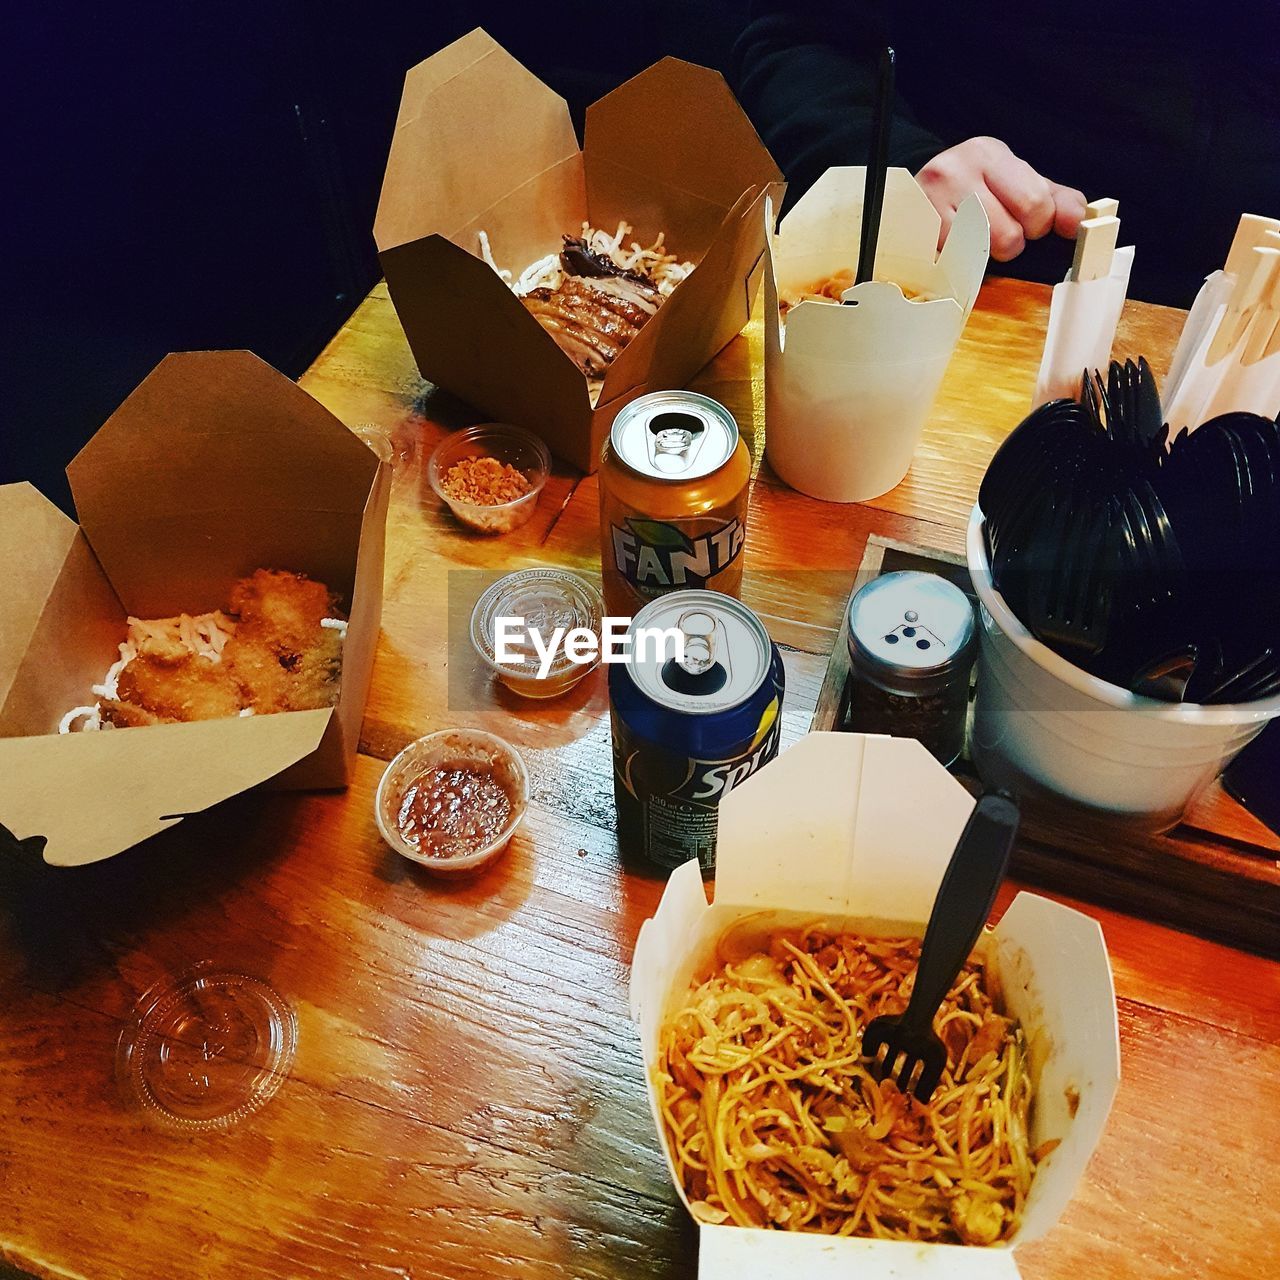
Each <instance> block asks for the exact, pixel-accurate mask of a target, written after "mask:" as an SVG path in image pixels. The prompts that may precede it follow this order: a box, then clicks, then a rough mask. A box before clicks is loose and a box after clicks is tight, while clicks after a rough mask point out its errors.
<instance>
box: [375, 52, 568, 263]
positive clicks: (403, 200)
mask: <svg viewBox="0 0 1280 1280" xmlns="http://www.w3.org/2000/svg"><path fill="white" fill-rule="evenodd" d="M495 116H500V123H499V122H498V121H496V120H495ZM495 125H496V127H495ZM577 154H578V140H577V137H576V136H575V134H574V131H573V122H572V121H571V120H570V118H569V108H568V106H567V105H566V103H565V101H564V99H563V98H560V97H557V96H556V94H554V93H552V91H551V90H550V89H548V88H547V87H546V85H544V84H543V83H542V81H540V80H539V79H538V78H537V77H536V76H534V75H533V74H532V73H531V72H530V71H528V70H527V69H526V68H525V67H524V66H522V65H521V64H520V63H519V62H517V61H516V60H515V59H514V58H513V57H512V56H511V55H510V54H509V53H507V52H506V50H505V49H503V48H502V47H501V46H500V45H499V44H497V43H496V42H495V41H494V40H493V39H492V38H491V37H490V36H489V35H488V34H487V33H486V32H485V31H483V30H481V29H480V28H478V27H477V28H476V29H475V30H474V31H472V32H470V33H469V34H468V35H465V36H463V37H462V38H461V39H460V40H457V41H455V42H454V43H453V44H451V45H449V47H448V48H446V49H442V50H441V51H440V52H439V53H437V54H435V55H434V56H433V57H430V58H428V59H427V60H426V61H425V62H420V63H419V64H418V65H417V66H416V67H413V68H412V69H411V70H410V71H409V73H408V74H407V75H406V76H405V82H404V94H403V97H402V98H401V100H400V114H399V117H398V119H397V120H396V131H395V135H394V137H393V139H392V142H391V153H390V156H389V157H388V160H387V169H386V174H385V176H384V178H383V183H382V194H381V197H380V199H379V201H378V213H377V217H376V219H375V222H374V239H375V240H376V241H377V245H378V248H379V249H380V250H386V249H390V248H393V247H394V246H396V245H402V244H405V243H407V242H409V241H413V240H417V239H419V238H421V237H422V236H427V235H433V234H437V233H438V234H442V235H446V236H449V237H450V238H455V237H456V235H457V233H458V230H459V229H460V228H461V227H463V226H465V225H466V224H468V223H471V222H474V221H475V220H477V219H478V218H480V217H481V215H482V214H483V213H484V212H485V210H487V209H489V208H490V207H491V206H492V205H494V204H496V203H497V202H498V201H500V200H502V199H503V198H504V197H505V196H506V195H507V193H508V192H510V191H511V190H512V189H513V188H514V187H519V186H522V185H523V184H524V183H525V182H527V181H529V180H530V179H531V178H533V177H534V176H535V175H537V174H539V173H542V172H544V171H545V170H547V169H549V168H551V167H553V166H554V165H557V164H559V163H561V162H562V161H564V160H566V159H568V158H569V157H571V156H576V155H577ZM565 229H566V230H568V229H569V228H565ZM468 247H471V246H468Z"/></svg>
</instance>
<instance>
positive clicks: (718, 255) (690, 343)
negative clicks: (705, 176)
mask: <svg viewBox="0 0 1280 1280" xmlns="http://www.w3.org/2000/svg"><path fill="white" fill-rule="evenodd" d="M762 199H763V192H762V191H760V190H759V189H758V188H755V187H752V188H750V189H748V190H747V191H745V192H742V193H741V195H740V197H739V199H738V200H737V201H736V202H735V204H734V206H733V208H732V209H730V210H729V212H728V213H726V214H722V215H721V217H720V227H719V230H718V231H717V232H716V234H715V235H714V237H713V238H712V242H711V246H710V248H709V249H708V250H707V253H706V254H705V256H704V257H703V259H702V261H701V262H700V263H699V264H698V268H697V270H696V271H694V272H693V274H692V275H690V276H689V277H688V279H686V280H684V281H682V282H681V283H680V284H679V285H678V286H677V287H676V290H675V292H674V293H672V295H671V296H670V297H669V298H668V299H667V300H666V301H665V302H664V303H663V304H662V306H661V308H660V309H659V311H658V314H657V316H655V317H654V319H653V320H651V321H650V322H649V323H648V324H647V325H645V326H644V328H643V329H641V330H640V332H639V334H637V335H636V337H635V338H634V339H633V340H632V341H631V342H630V343H628V344H627V346H626V348H625V349H624V350H623V351H622V352H621V354H620V355H619V356H618V358H617V359H616V360H615V361H614V362H613V364H612V365H611V366H610V367H609V370H608V372H607V373H606V375H605V382H604V388H603V391H602V394H601V397H600V401H601V404H604V403H606V402H611V401H614V400H616V399H617V398H618V397H619V396H622V395H625V394H626V393H627V392H628V391H630V390H632V389H633V388H635V387H638V386H640V385H641V384H644V385H645V386H646V388H647V389H648V390H651V391H659V390H663V389H666V388H669V387H682V386H684V385H685V383H687V382H688V381H689V379H690V378H692V377H693V375H694V374H695V373H697V371H698V370H699V369H700V368H702V366H703V365H704V364H705V363H706V362H707V360H708V359H710V358H711V356H712V355H714V354H715V352H716V351H718V350H719V349H720V347H722V346H723V345H724V344H725V343H726V342H728V341H729V339H730V338H732V337H733V335H734V334H735V333H737V332H738V330H739V329H741V328H742V326H743V325H744V324H746V322H747V320H748V319H750V307H749V299H748V298H747V286H748V281H749V280H750V277H751V273H752V271H753V270H754V268H755V265H756V263H757V262H758V261H759V259H760V257H761V255H762V254H763V253H764V216H763V213H762V212H761V208H762V206H761V200H762Z"/></svg>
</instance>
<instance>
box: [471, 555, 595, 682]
mask: <svg viewBox="0 0 1280 1280" xmlns="http://www.w3.org/2000/svg"><path fill="white" fill-rule="evenodd" d="M603 612H604V601H603V600H602V599H601V597H600V592H599V591H597V590H596V588H595V587H594V586H592V584H591V583H590V582H588V581H587V580H586V579H585V578H581V577H579V576H578V575H577V574H576V573H570V572H569V571H568V570H566V569H521V570H519V572H517V573H509V574H507V576H506V577H505V578H500V579H499V580H498V581H497V582H495V583H494V584H493V586H491V587H490V588H489V589H488V590H487V591H486V592H485V593H484V594H483V595H482V596H481V597H480V599H479V600H477V601H476V605H475V608H474V609H473V610H472V612H471V643H472V644H473V645H474V646H475V650H476V652H477V653H478V654H479V655H480V657H481V658H482V659H484V661H485V662H486V663H487V664H488V665H489V666H490V667H492V668H493V670H494V671H495V672H497V675H498V679H499V680H501V681H502V683H503V684H505V685H506V686H507V688H508V689H510V690H511V691H512V692H513V693H518V694H520V696H521V697H524V698H555V697H558V696H559V695H560V694H562V693H567V692H568V691H569V690H570V689H572V688H573V687H574V685H576V684H578V683H579V681H581V680H583V679H584V678H585V677H586V676H588V675H589V674H590V673H591V672H592V671H594V670H595V669H596V667H598V666H599V665H600V649H599V640H600V621H601V615H602V614H603ZM499 618H506V619H514V620H516V621H517V622H518V623H519V624H520V625H519V626H517V627H516V628H514V631H515V632H516V633H517V634H516V635H515V637H514V638H513V636H512V634H511V632H510V631H509V632H508V637H507V640H508V648H509V650H510V651H513V652H514V653H515V654H516V656H515V657H514V658H509V659H507V660H503V659H501V658H500V657H499V645H498V635H497V629H498V627H497V624H498V619H499ZM557 628H563V629H564V634H565V635H567V634H568V633H569V632H571V631H574V630H575V629H578V628H586V629H587V630H588V631H590V632H591V633H592V635H593V636H594V637H595V639H596V642H597V643H596V647H595V651H594V656H592V657H591V658H589V659H588V660H587V661H585V662H575V661H573V660H572V659H571V658H569V657H568V656H567V655H566V653H565V646H564V644H563V638H562V642H561V645H560V647H559V648H558V649H557V650H556V652H555V653H554V655H553V656H552V660H551V663H550V666H549V667H548V668H547V670H546V673H545V674H542V673H541V672H542V666H543V659H542V656H541V655H540V654H539V653H538V651H537V649H536V647H535V646H534V645H533V643H532V641H531V639H530V638H529V633H530V632H532V631H537V632H538V633H539V635H540V636H541V638H542V640H543V642H544V644H545V645H550V644H551V642H552V639H553V636H554V633H555V631H556V629H557Z"/></svg>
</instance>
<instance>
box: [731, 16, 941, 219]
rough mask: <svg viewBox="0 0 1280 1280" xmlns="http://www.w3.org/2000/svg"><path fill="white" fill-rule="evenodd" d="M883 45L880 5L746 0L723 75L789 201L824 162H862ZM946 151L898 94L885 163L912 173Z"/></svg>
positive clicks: (885, 37)
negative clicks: (781, 177)
mask: <svg viewBox="0 0 1280 1280" xmlns="http://www.w3.org/2000/svg"><path fill="white" fill-rule="evenodd" d="M890 3H892V0H890ZM887 43H891V41H890V39H889V24H888V21H887V20H886V17H885V13H884V9H883V4H882V3H880V2H877V0H852V2H849V0H846V2H845V3H841V2H840V0H828V3H826V4H821V3H806V2H805V0H753V2H752V4H751V18H750V21H749V22H748V24H747V26H746V28H745V29H744V31H743V33H742V35H741V36H740V37H739V38H738V41H737V43H736V44H735V45H734V49H733V58H732V61H731V66H730V78H731V80H732V82H733V87H734V91H735V92H736V93H737V95H738V99H739V101H740V102H741V103H742V105H743V107H744V108H745V109H746V111H747V114H748V115H749V116H750V117H751V120H752V122H753V123H754V124H755V126H756V129H757V130H758V132H759V134H760V136H761V138H762V139H763V140H764V143H765V146H767V147H768V148H769V151H770V153H771V154H772V155H773V158H774V160H775V161H777V163H778V166H779V168H781V170H782V172H783V173H784V174H785V175H786V178H787V181H788V183H789V184H790V186H789V189H788V191H787V204H788V205H791V204H793V203H794V202H795V201H796V199H798V198H799V196H801V195H802V194H803V193H804V192H805V191H807V190H808V188H809V187H811V186H812V185H813V183H814V182H815V181H817V179H818V178H820V177H821V176H822V174H823V173H824V172H825V171H826V170H827V169H828V168H829V167H830V166H832V165H847V164H865V163H866V162H867V154H868V150H869V145H870V136H871V115H872V109H873V105H874V101H875V82H876V63H877V58H878V55H879V51H880V49H881V48H883V46H884V45H885V44H887ZM943 147H944V144H943V143H942V141H941V140H940V139H939V138H937V137H936V136H935V135H934V134H932V133H930V132H929V131H928V130H927V129H924V128H922V127H921V126H920V125H919V124H917V123H916V122H915V120H914V119H913V118H912V115H911V112H910V109H909V108H908V107H907V106H906V104H905V103H904V102H903V101H902V99H901V96H900V95H898V96H897V98H896V101H895V107H894V117H893V123H892V127H891V130H890V135H889V163H890V164H891V165H901V166H902V167H904V168H907V169H910V170H911V172H912V173H915V172H916V171H917V170H919V169H920V168H921V167H922V166H923V165H924V164H925V163H926V162H927V161H929V160H931V159H932V158H933V157H934V156H935V155H937V154H938V152H939V151H941V150H943Z"/></svg>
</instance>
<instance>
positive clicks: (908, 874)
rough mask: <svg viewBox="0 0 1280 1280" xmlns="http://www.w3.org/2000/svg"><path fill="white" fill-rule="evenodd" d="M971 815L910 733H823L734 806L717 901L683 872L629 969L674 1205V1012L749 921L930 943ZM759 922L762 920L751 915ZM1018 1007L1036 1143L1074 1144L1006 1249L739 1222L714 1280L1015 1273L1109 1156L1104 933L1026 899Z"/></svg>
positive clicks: (713, 1255) (1017, 934)
mask: <svg viewBox="0 0 1280 1280" xmlns="http://www.w3.org/2000/svg"><path fill="white" fill-rule="evenodd" d="M972 807H973V800H972V798H971V797H970V796H969V794H968V792H966V791H965V789H964V788H963V787H962V786H961V785H960V784H959V783H958V782H957V781H956V780H955V779H954V778H952V777H951V776H950V774H948V773H947V771H946V770H945V769H944V768H943V767H942V766H941V765H940V764H938V762H937V761H936V760H934V759H933V757H932V756H930V755H929V753H928V752H927V751H926V750H925V749H924V747H923V746H922V745H921V744H920V743H919V742H916V741H915V740H913V739H902V738H886V737H878V736H871V735H862V734H850V733H811V734H809V735H807V736H806V737H804V738H802V739H801V740H800V741H799V742H798V743H796V744H795V745H794V746H793V747H791V748H789V749H788V750H786V751H784V752H783V753H782V754H781V755H780V756H779V757H778V759H777V760H775V761H774V762H773V763H772V764H770V765H769V766H768V767H766V768H764V769H762V770H760V772H759V773H757V774H755V775H754V776H753V777H751V778H749V779H747V781H746V782H744V783H742V784H741V786H738V787H735V788H734V789H733V790H732V791H731V792H730V793H729V794H728V795H727V796H726V797H725V798H724V801H723V802H722V803H721V805H720V814H719V836H718V840H717V851H716V861H717V867H716V883H715V902H714V904H713V905H708V903H707V898H706V894H705V892H704V889H703V884H702V879H701V874H700V871H699V868H698V865H697V863H696V862H687V863H685V864H684V865H683V866H680V867H678V868H677V869H676V870H675V871H674V872H673V873H672V875H671V878H670V880H669V881H668V883H667V887H666V890H665V891H664V893H663V895H662V900H661V901H660V903H659V904H658V909H657V911H656V912H655V914H654V916H653V917H652V919H650V920H647V921H646V922H645V923H644V925H643V926H642V927H641V930H640V936H639V938H638V939H637V942H636V950H635V958H634V960H633V963H632V970H631V1012H632V1017H633V1018H634V1019H635V1021H636V1022H637V1024H638V1026H639V1032H640V1041H641V1047H642V1051H643V1055H644V1062H645V1079H646V1084H647V1088H648V1093H649V1107H650V1112H651V1114H652V1116H653V1121H654V1125H655V1128H656V1130H657V1133H658V1135H659V1141H660V1143H661V1145H662V1150H663V1154H664V1156H665V1158H666V1160H667V1168H668V1172H669V1173H670V1174H671V1178H672V1182H673V1185H674V1186H675V1188H676V1191H677V1194H678V1195H679V1196H680V1198H681V1200H682V1201H683V1202H684V1203H685V1206H686V1208H687V1207H688V1200H687V1198H686V1196H685V1193H684V1188H683V1187H682V1186H681V1185H680V1183H679V1182H678V1181H677V1178H676V1173H675V1167H674V1164H673V1162H672V1158H671V1152H670V1149H669V1147H668V1144H667V1141H666V1131H665V1128H664V1125H663V1120H662V1115H661V1110H660V1107H659V1099H658V1092H657V1089H656V1087H655V1078H654V1071H655V1069H656V1066H657V1061H658V1056H659V1052H660V1047H661V1044H660V1040H661V1034H662V1027H663V1022H664V1020H665V1016H666V1014H667V1011H668V1009H669V1008H670V1007H671V1005H672V1003H673V1002H674V1001H675V1000H676V999H678V998H679V997H680V996H681V995H682V994H683V993H684V992H685V991H686V990H687V988H688V985H689V982H690V980H691V979H692V978H693V976H694V975H695V974H696V973H698V972H700V971H701V970H702V968H703V966H704V965H705V963H706V962H707V960H708V959H709V958H710V957H711V956H712V954H713V952H714V947H715V943H716V941H717V940H718V939H719V938H720V937H721V936H722V935H723V934H724V932H725V930H726V929H727V928H728V927H729V926H730V925H731V924H733V923H734V922H736V921H740V920H742V919H743V918H744V917H758V918H760V920H761V921H767V919H768V917H769V916H771V915H774V914H776V915H777V916H778V917H779V923H787V924H795V923H798V919H797V917H798V918H799V920H803V919H804V918H805V917H808V918H811V919H825V920H828V921H830V922H831V923H832V924H833V925H837V926H839V925H841V924H844V923H846V922H847V923H848V926H849V927H859V924H858V922H862V923H861V927H864V928H867V929H874V928H875V927H876V922H882V923H883V925H884V927H885V928H886V930H888V931H894V932H896V931H897V930H900V929H902V928H906V929H909V930H911V931H912V932H918V933H923V930H924V926H925V923H926V922H927V920H928V918H929V915H930V913H931V911H932V908H933V900H934V898H935V896H936V895H937V890H938V885H939V884H940V882H941V879H942V875H943V873H944V871H945V870H946V866H947V864H948V862H949V861H950V858H951V854H952V852H953V851H954V848H955V844H956V841H957V839H958V838H959V835H960V832H961V831H962V829H963V827H964V823H965V821H966V820H967V818H968V815H969V813H970V811H971V809H972ZM753 923H754V921H753ZM988 945H989V946H991V947H992V948H993V951H992V952H991V953H989V954H991V955H992V957H993V959H994V963H995V966H996V970H997V972H998V973H999V975H1000V979H1001V982H1002V985H1003V987H1004V989H1005V997H1006V999H1007V1001H1008V1007H1009V1010H1010V1012H1011V1013H1013V1014H1014V1015H1015V1016H1016V1017H1017V1018H1018V1019H1019V1021H1020V1022H1021V1023H1022V1025H1023V1028H1024V1030H1025V1032H1026V1035H1027V1039H1028V1044H1029V1049H1030V1056H1031V1062H1032V1071H1033V1075H1035V1074H1036V1073H1037V1072H1038V1078H1037V1082H1036V1086H1037V1087H1036V1097H1035V1103H1034V1106H1033V1111H1032V1132H1031V1143H1032V1147H1033V1148H1034V1147H1036V1146H1038V1145H1039V1144H1041V1143H1042V1142H1044V1141H1046V1140H1047V1139H1050V1138H1057V1139H1059V1140H1060V1145H1059V1146H1058V1148H1057V1150H1055V1151H1054V1152H1052V1153H1050V1154H1049V1155H1048V1156H1047V1157H1045V1159H1044V1160H1042V1161H1041V1163H1040V1165H1039V1166H1038V1168H1037V1170H1036V1175H1035V1179H1034V1181H1033V1183H1032V1188H1031V1193H1030V1197H1029V1199H1028V1202H1027V1207H1026V1213H1025V1216H1024V1219H1023V1222H1022V1224H1021V1226H1020V1228H1019V1231H1018V1233H1017V1234H1016V1235H1015V1236H1014V1238H1013V1240H1012V1241H1011V1242H1010V1247H1008V1248H1004V1247H998V1248H992V1249H981V1248H971V1247H961V1246H949V1245H930V1244H913V1243H906V1242H900V1241H873V1240H865V1239H853V1238H847V1237H832V1236H826V1235H821V1234H817V1233H808V1232H787V1231H765V1230H754V1229H750V1228H743V1227H737V1226H710V1225H705V1224H704V1225H702V1226H701V1227H700V1240H701V1244H700V1252H701V1259H700V1266H699V1272H698V1274H699V1277H700V1280H729V1278H730V1277H732V1280H757V1278H763V1277H769V1278H770V1280H774V1278H775V1277H776V1280H791V1278H792V1277H794V1276H804V1277H806V1278H809V1277H812V1278H813V1280H823V1278H824V1277H827V1276H830V1277H832V1280H835V1277H837V1276H839V1277H841V1278H842V1280H843V1278H844V1277H851V1278H852V1277H857V1278H859V1280H871V1278H875V1280H882V1278H883V1280H889V1278H890V1277H901V1278H903V1280H906V1278H907V1277H910V1278H911V1280H916V1278H917V1277H919V1278H920V1280H930V1278H934V1280H943V1278H944V1277H945V1278H946V1280H970V1278H972V1280H1009V1278H1010V1277H1014V1276H1016V1275H1017V1274H1018V1272H1017V1267H1016V1265H1015V1263H1014V1254H1013V1249H1014V1248H1016V1246H1017V1245H1018V1244H1019V1243H1021V1241H1023V1240H1028V1239H1035V1238H1037V1237H1038V1236H1041V1235H1043V1234H1044V1233H1045V1232H1046V1231H1047V1230H1048V1229H1049V1228H1050V1227H1051V1226H1052V1225H1053V1224H1054V1223H1055V1222H1056V1221H1057V1219H1058V1217H1059V1216H1060V1215H1061V1213H1062V1210H1063V1208H1064V1207H1065V1205H1066V1203H1067V1201H1068V1200H1069V1199H1070V1197H1071V1195H1072V1194H1073V1193H1074V1191H1075V1188H1076V1185H1077V1184H1078V1182H1079V1180H1080V1178H1081V1176H1082V1175H1083V1173H1084V1169H1085V1165H1086V1164H1087V1163H1088V1160H1089V1157H1090V1156H1091V1155H1092V1153H1093V1150H1094V1148H1095V1147H1096V1146H1097V1143H1098V1140H1099V1137H1100V1136H1101V1133H1102V1129H1103V1125H1104V1124H1105V1121H1106V1118H1107V1114H1108V1113H1109V1111H1110V1108H1111V1103H1112V1100H1113V1099H1114V1097H1115V1092H1116V1088H1117V1086H1118V1083H1119V1034H1118V1029H1117V1023H1116V1006H1115V993H1114V990H1113V987H1112V981H1111V970H1110V965H1109V963H1108V960H1107V954H1106V949H1105V946H1104V944H1103V939H1102V931H1101V929H1099V927H1098V925H1097V923H1096V922H1095V921H1093V920H1091V919H1090V918H1089V917H1087V916H1084V915H1082V914H1081V913H1079V912H1077V911H1072V910H1071V909H1069V908H1067V907H1064V906H1061V905H1059V904H1058V903H1054V902H1050V901H1048V900H1047V899H1044V898H1040V897H1037V896H1036V895H1034V894H1028V893H1021V894H1019V895H1018V897H1017V898H1015V899H1014V902H1013V904H1012V905H1011V906H1010V908H1009V909H1008V911H1006V912H1005V914H1004V917H1003V918H1002V920H1001V921H1000V924H999V925H998V926H997V928H996V929H995V930H994V931H993V933H992V934H991V935H990V941H989V944H988Z"/></svg>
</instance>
